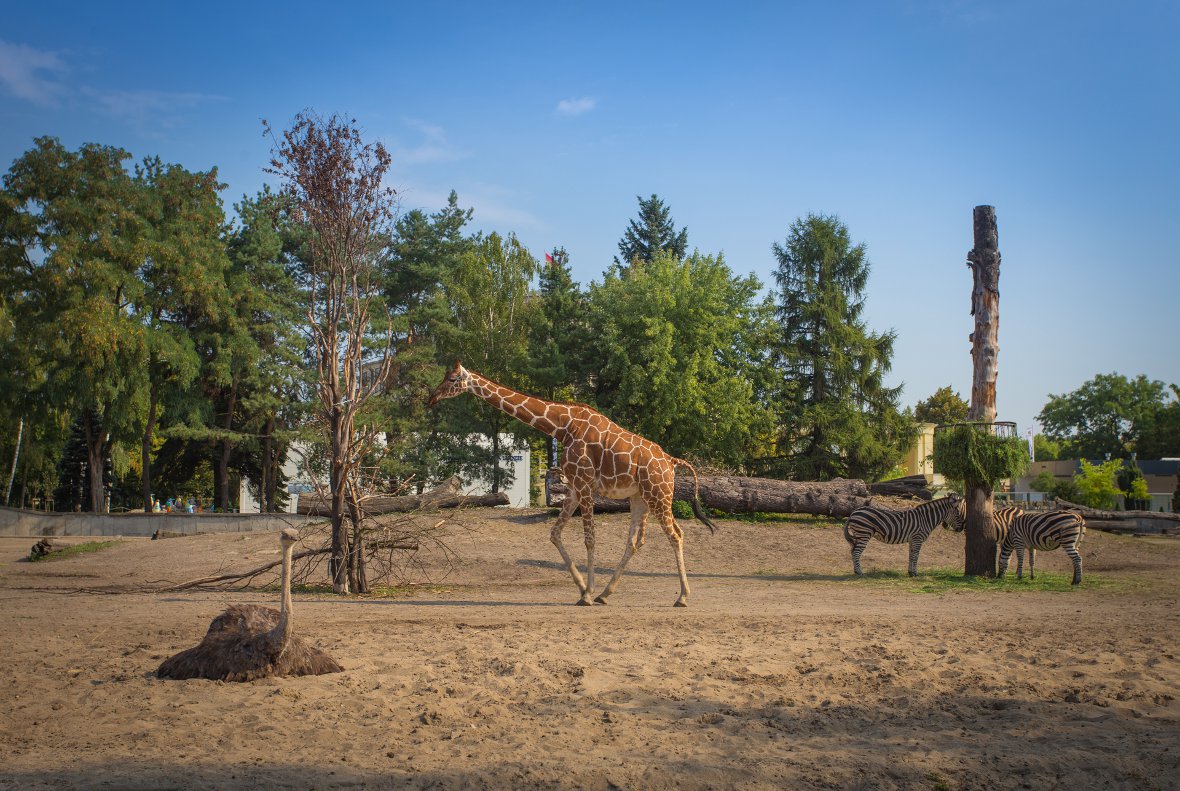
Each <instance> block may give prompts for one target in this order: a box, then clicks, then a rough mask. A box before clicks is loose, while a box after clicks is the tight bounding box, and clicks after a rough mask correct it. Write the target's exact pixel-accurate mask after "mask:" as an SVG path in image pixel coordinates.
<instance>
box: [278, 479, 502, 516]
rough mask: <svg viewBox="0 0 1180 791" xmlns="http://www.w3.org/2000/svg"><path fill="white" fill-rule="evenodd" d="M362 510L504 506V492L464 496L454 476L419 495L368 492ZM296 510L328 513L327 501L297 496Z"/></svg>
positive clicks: (402, 511)
mask: <svg viewBox="0 0 1180 791" xmlns="http://www.w3.org/2000/svg"><path fill="white" fill-rule="evenodd" d="M361 505H363V507H364V512H365V513H366V514H370V515H376V514H396V513H406V512H408V511H426V510H432V509H436V508H460V507H463V506H490V505H508V495H507V494H505V493H504V492H496V493H494V494H479V495H464V494H461V493H460V491H459V483H458V479H457V478H452V479H451V480H449V481H446V482H444V483H442V484H440V485H439V486H437V487H435V488H434V489H431V490H430V491H428V492H425V493H423V494H409V495H402V496H396V497H391V496H384V495H372V496H369V497H363V498H361ZM296 510H297V511H298V512H299V513H301V514H306V515H309V516H330V515H331V513H332V509H331V503H325V502H324V501H323V500H322V499H320V497H319V495H317V494H314V493H312V494H306V495H300V496H299V502H298V506H297V508H296Z"/></svg>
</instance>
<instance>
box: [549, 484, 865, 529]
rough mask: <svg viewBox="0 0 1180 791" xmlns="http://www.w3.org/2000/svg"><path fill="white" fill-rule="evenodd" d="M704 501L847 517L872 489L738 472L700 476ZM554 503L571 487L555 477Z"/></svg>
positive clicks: (614, 503)
mask: <svg viewBox="0 0 1180 791" xmlns="http://www.w3.org/2000/svg"><path fill="white" fill-rule="evenodd" d="M699 482H700V495H701V502H702V503H703V504H704V505H705V506H706V507H707V508H712V509H714V510H716V511H722V512H725V513H730V514H748V513H756V512H763V513H776V514H816V515H823V516H831V517H835V518H838V519H843V518H846V517H848V516H850V515H851V514H852V512H853V511H855V510H856V509H857V508H863V507H864V506H866V505H869V503H870V501H871V499H872V492H870V491H869V487H868V486H866V485H865V482H864V481H860V480H855V479H845V478H837V479H835V480H831V481H779V480H774V479H772V478H743V477H740V476H736V475H716V476H713V475H710V476H700V477H699ZM549 491H550V492H551V493H552V495H553V500H554V502H553V504H554V505H560V504H561V502H562V501H563V500H564V499H565V495H566V493H567V492H568V491H569V488H568V487H567V486H566V485H565V484H564V483H562V482H560V481H557V480H551V481H550V484H549ZM692 494H693V490H692V476H690V475H682V476H680V477H678V478H677V479H676V494H675V497H676V499H677V500H691V499H692ZM629 507H630V503H629V502H628V501H627V500H609V499H607V498H604V497H595V498H594V510H595V511H625V510H627V509H628V508H629Z"/></svg>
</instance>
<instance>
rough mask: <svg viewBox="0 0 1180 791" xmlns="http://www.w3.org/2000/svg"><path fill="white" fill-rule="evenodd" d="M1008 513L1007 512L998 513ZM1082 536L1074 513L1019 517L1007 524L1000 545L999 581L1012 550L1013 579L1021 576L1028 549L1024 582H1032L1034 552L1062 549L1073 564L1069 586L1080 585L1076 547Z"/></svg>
mask: <svg viewBox="0 0 1180 791" xmlns="http://www.w3.org/2000/svg"><path fill="white" fill-rule="evenodd" d="M1002 510H1005V511H1006V510H1008V509H1002ZM1085 535H1086V522H1085V520H1083V519H1082V516H1081V514H1079V513H1077V512H1076V511H1046V512H1044V513H1023V512H1022V513H1019V514H1017V515H1016V516H1015V517H1014V518H1013V519H1012V521H1011V524H1010V526H1009V528H1008V530H1007V531H1006V534H1005V535H1004V537H1003V538H1002V540H1001V542H1000V571H999V576H1000V577H1003V576H1004V572H1005V571H1007V570H1008V558H1009V557H1010V556H1011V555H1012V550H1013V549H1015V550H1016V579H1020V578H1021V577H1022V576H1023V574H1024V548H1025V547H1028V578H1029V579H1036V572H1035V571H1034V569H1033V564H1034V563H1035V558H1036V555H1037V550H1038V549H1044V550H1050V549H1057V548H1058V547H1062V548H1064V549H1065V554H1067V555H1069V559H1070V560H1072V561H1073V583H1072V584H1073V585H1079V584H1081V581H1082V555H1081V553H1080V552H1078V544H1080V543H1081V542H1082V538H1083V537H1084V536H1085Z"/></svg>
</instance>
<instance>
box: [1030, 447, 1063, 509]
mask: <svg viewBox="0 0 1180 791" xmlns="http://www.w3.org/2000/svg"><path fill="white" fill-rule="evenodd" d="M1033 457H1034V458H1035V459H1036V460H1037V461H1056V460H1057V459H1060V458H1061V443H1060V442H1058V441H1057V440H1055V439H1049V438H1048V437H1046V436H1045V435H1044V434H1036V435H1034V436H1033ZM1064 499H1066V500H1068V499H1069V498H1068V497H1066V498H1064Z"/></svg>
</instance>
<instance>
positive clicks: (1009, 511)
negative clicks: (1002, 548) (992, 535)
mask: <svg viewBox="0 0 1180 791" xmlns="http://www.w3.org/2000/svg"><path fill="white" fill-rule="evenodd" d="M1023 513H1024V509H1023V508H1021V507H1020V506H1018V505H1008V506H1005V507H1003V508H997V509H996V510H994V511H992V524H993V525H995V528H996V544H997V545H1000V544H1003V543H1004V539H1005V538H1006V537H1007V536H1008V533H1009V531H1010V530H1011V529H1012V520H1014V519H1015V518H1016V517H1018V516H1020V515H1021V514H1023Z"/></svg>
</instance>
